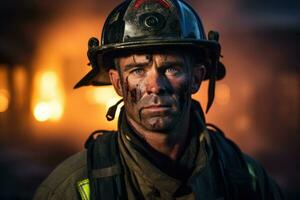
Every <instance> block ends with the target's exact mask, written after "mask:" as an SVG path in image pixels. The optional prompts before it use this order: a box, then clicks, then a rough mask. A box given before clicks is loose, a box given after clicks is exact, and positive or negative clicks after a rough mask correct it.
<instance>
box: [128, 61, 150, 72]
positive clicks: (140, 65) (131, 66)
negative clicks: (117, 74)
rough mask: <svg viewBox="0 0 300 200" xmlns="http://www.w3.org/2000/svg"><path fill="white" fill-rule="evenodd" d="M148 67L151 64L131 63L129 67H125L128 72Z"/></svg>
mask: <svg viewBox="0 0 300 200" xmlns="http://www.w3.org/2000/svg"><path fill="white" fill-rule="evenodd" d="M147 65H149V62H144V63H129V64H127V65H125V67H124V71H128V70H130V69H132V68H136V67H137V68H139V67H146V66H147Z"/></svg>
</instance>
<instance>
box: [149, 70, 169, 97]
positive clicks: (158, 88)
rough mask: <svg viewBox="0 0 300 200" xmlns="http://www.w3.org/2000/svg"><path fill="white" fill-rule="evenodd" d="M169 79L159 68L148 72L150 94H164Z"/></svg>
mask: <svg viewBox="0 0 300 200" xmlns="http://www.w3.org/2000/svg"><path fill="white" fill-rule="evenodd" d="M166 87H167V80H166V77H164V75H163V74H160V73H159V71H158V70H157V69H152V70H150V71H149V72H148V74H147V80H146V90H147V93H148V94H151V93H154V94H163V93H164V92H165V91H166Z"/></svg>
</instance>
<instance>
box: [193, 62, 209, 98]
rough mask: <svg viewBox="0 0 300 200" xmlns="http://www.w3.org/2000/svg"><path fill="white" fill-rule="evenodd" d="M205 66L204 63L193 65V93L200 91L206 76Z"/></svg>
mask: <svg viewBox="0 0 300 200" xmlns="http://www.w3.org/2000/svg"><path fill="white" fill-rule="evenodd" d="M205 73H206V70H205V66H204V65H196V66H194V67H193V70H192V80H193V82H192V94H195V93H196V92H198V90H199V89H200V86H201V82H202V81H203V80H204V77H205Z"/></svg>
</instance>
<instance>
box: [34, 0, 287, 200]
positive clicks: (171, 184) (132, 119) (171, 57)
mask: <svg viewBox="0 0 300 200" xmlns="http://www.w3.org/2000/svg"><path fill="white" fill-rule="evenodd" d="M87 54H88V58H89V60H90V65H91V67H92V69H91V71H90V72H89V73H88V74H87V75H86V76H84V77H83V79H81V80H80V81H79V82H78V83H77V84H76V85H75V88H79V87H81V86H88V85H95V86H102V85H110V84H112V85H113V87H114V89H115V91H116V92H117V94H118V95H120V96H121V97H122V99H121V100H120V101H119V102H117V103H116V104H115V105H114V106H112V107H111V108H110V109H109V110H108V112H107V119H108V120H112V119H114V116H115V112H116V109H117V107H118V106H119V104H120V102H124V106H123V107H122V108H121V112H120V115H119V119H118V130H117V131H105V130H101V131H95V132H94V133H92V134H91V136H90V137H89V138H88V140H87V142H86V144H85V148H86V149H85V150H83V151H81V152H79V153H77V154H75V155H73V156H72V157H70V158H68V159H67V160H66V161H64V162H63V163H62V164H60V165H59V166H58V167H57V168H56V169H55V170H54V171H53V172H52V173H51V174H50V175H49V177H48V178H47V179H46V180H45V181H44V182H43V183H42V184H41V185H40V187H39V188H38V190H37V192H36V194H35V199H41V200H43V199H53V200H54V199H83V200H89V199H93V200H96V199H97V200H98V199H101V200H102V199H130V200H134V199H166V200H168V199H205V200H211V199H276V200H277V199H278V200H279V199H283V196H282V194H281V191H280V189H279V188H278V186H277V185H276V183H275V182H274V181H273V180H272V179H271V178H270V177H269V176H268V175H267V174H266V172H265V171H264V169H263V168H262V167H261V166H260V165H259V164H258V163H257V162H256V161H254V160H253V159H252V158H250V157H249V156H247V155H245V154H244V153H242V152H241V151H240V149H239V148H238V147H237V146H236V145H235V144H234V143H233V142H232V141H230V140H229V139H227V138H226V137H225V136H224V134H223V133H222V131H221V130H220V129H218V128H217V127H215V126H213V125H209V124H206V122H205V117H204V113H203V111H202V108H201V106H200V104H199V103H198V102H197V101H195V100H193V99H192V97H191V95H192V94H194V93H196V92H197V91H198V90H199V89H200V86H201V83H202V81H205V80H207V81H209V84H208V85H209V86H208V103H207V105H206V112H208V111H209V109H210V107H211V105H212V104H213V100H214V92H215V84H216V81H218V80H220V79H222V78H224V76H225V67H224V65H223V64H222V63H221V62H220V61H219V58H220V56H221V46H220V44H219V35H218V33H217V32H215V31H211V32H209V34H208V37H206V34H205V31H204V29H203V26H202V23H201V21H200V18H199V17H198V15H197V14H196V12H195V11H194V10H193V9H192V8H191V7H190V6H189V5H188V4H187V3H186V2H184V1H183V0H127V1H124V2H122V3H121V4H120V5H119V6H117V7H116V8H115V9H114V10H113V11H112V12H111V14H110V15H109V16H108V17H107V19H106V22H105V24H104V27H103V31H102V37H101V41H100V42H99V40H98V39H97V38H91V39H90V40H89V42H88V53H87ZM103 95H105V94H103Z"/></svg>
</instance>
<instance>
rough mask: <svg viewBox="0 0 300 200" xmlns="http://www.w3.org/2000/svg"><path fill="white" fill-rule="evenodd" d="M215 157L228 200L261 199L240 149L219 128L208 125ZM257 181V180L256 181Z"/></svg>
mask: <svg viewBox="0 0 300 200" xmlns="http://www.w3.org/2000/svg"><path fill="white" fill-rule="evenodd" d="M207 127H208V130H209V135H210V138H211V141H212V146H213V150H214V156H216V159H217V160H218V166H219V169H220V172H221V176H222V177H221V178H222V179H223V185H224V190H225V197H226V199H244V200H247V199H249V200H250V199H257V200H259V199H260V196H259V192H258V190H256V185H255V184H254V182H253V176H252V175H251V174H250V173H251V172H249V166H248V164H247V162H246V160H245V158H244V155H243V153H242V151H241V150H240V149H239V147H238V146H237V145H236V144H235V143H234V142H232V141H231V140H229V139H228V138H226V136H225V135H224V133H223V131H222V130H220V129H219V128H218V127H216V126H214V125H212V124H207ZM255 181H256V180H255Z"/></svg>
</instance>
